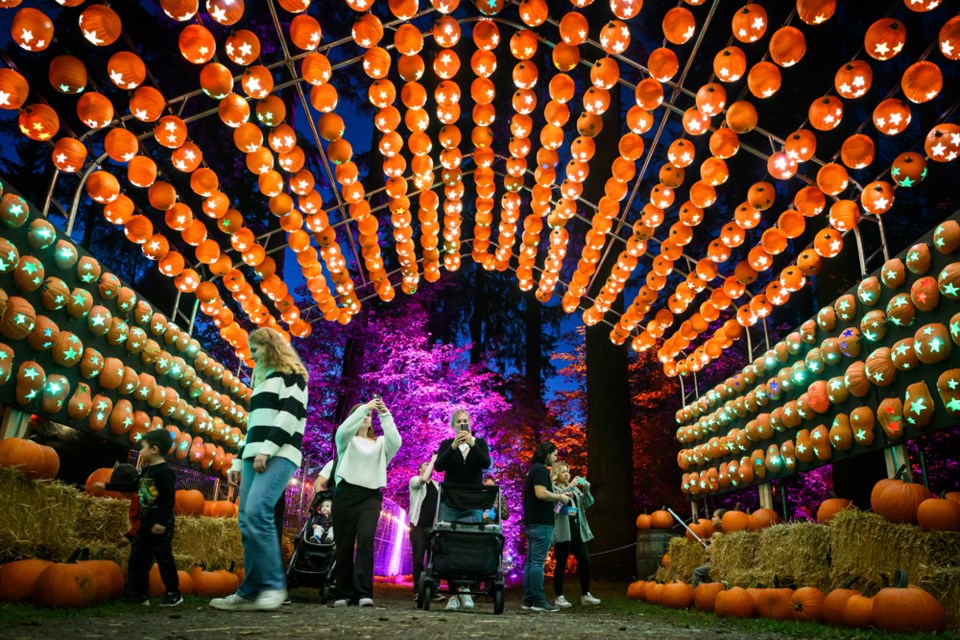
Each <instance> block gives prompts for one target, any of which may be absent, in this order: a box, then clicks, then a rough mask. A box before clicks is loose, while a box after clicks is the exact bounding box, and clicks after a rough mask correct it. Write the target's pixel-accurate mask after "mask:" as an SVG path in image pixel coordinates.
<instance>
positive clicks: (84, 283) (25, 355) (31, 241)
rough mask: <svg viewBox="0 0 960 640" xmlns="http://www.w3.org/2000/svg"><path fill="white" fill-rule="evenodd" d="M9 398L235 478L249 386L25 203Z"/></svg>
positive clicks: (11, 275) (3, 235) (9, 233)
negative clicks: (164, 447)
mask: <svg viewBox="0 0 960 640" xmlns="http://www.w3.org/2000/svg"><path fill="white" fill-rule="evenodd" d="M0 220H2V222H3V225H2V231H0V335H2V338H0V340H2V342H0V402H2V403H4V404H7V405H10V406H12V407H16V408H19V409H21V410H23V411H28V412H32V413H36V414H39V415H42V416H44V417H46V418H49V419H51V420H54V421H56V422H59V423H62V424H65V425H68V426H71V427H74V428H77V429H83V430H86V431H90V432H94V433H96V434H97V435H98V436H100V437H103V438H106V439H108V440H112V441H114V442H118V443H121V444H126V445H127V446H131V447H135V446H137V445H136V443H137V442H138V441H139V439H140V438H141V437H142V435H143V434H144V433H145V432H146V431H148V430H151V429H161V428H165V429H167V430H168V431H170V432H171V434H172V435H173V436H174V450H172V451H171V454H172V457H173V458H175V459H176V460H178V461H180V462H181V463H183V464H191V465H194V466H196V467H197V468H199V469H201V470H204V471H205V472H207V473H216V474H226V471H227V469H228V468H229V466H230V464H229V463H230V461H231V460H232V459H233V456H234V455H235V452H236V450H237V447H238V445H239V443H240V441H241V439H242V437H243V432H244V431H245V428H246V410H245V409H244V406H245V405H246V404H247V401H248V399H249V396H250V389H249V388H248V387H247V386H246V385H245V384H243V383H242V382H241V380H240V379H239V378H238V377H237V376H235V375H234V374H233V373H231V372H230V371H227V370H226V369H225V368H224V367H223V365H222V364H220V363H218V362H216V361H215V360H214V359H213V358H211V357H210V356H209V355H207V354H206V353H205V352H204V351H203V350H202V349H201V348H200V344H199V343H198V342H197V341H196V340H195V339H192V338H191V337H190V336H189V334H187V333H186V332H184V331H182V330H181V329H180V328H179V327H178V326H177V325H176V324H175V323H173V322H171V321H170V320H169V319H168V318H167V317H166V316H165V315H163V314H162V313H160V312H159V311H157V310H156V309H155V308H154V307H152V306H151V305H150V304H149V303H148V302H147V301H146V300H145V299H144V298H143V296H141V295H139V294H138V293H137V292H135V291H134V290H133V289H132V288H130V287H129V286H126V285H125V284H124V283H123V282H121V281H120V280H119V279H118V278H117V277H116V276H115V275H114V274H112V273H110V272H109V271H107V270H105V269H104V268H102V267H101V265H100V264H99V263H98V262H97V260H95V259H94V258H93V257H92V256H90V255H89V254H87V253H86V252H85V251H84V250H83V249H82V248H81V247H79V246H77V245H76V244H75V243H74V242H72V241H71V239H70V238H69V237H68V236H66V235H65V234H62V233H61V232H60V231H59V230H57V229H56V228H55V227H54V226H53V225H52V224H50V223H49V222H48V221H46V220H45V219H42V218H40V217H36V216H34V215H32V214H30V213H29V206H28V204H27V202H26V201H25V200H24V199H23V198H21V197H20V196H19V195H17V194H15V193H12V192H7V193H5V194H3V196H2V201H0Z"/></svg>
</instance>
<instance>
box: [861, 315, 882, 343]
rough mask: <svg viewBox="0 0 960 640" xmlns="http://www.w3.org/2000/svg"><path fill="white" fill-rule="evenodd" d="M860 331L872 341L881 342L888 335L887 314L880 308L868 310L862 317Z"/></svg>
mask: <svg viewBox="0 0 960 640" xmlns="http://www.w3.org/2000/svg"><path fill="white" fill-rule="evenodd" d="M860 333H861V334H862V335H863V337H864V338H866V339H867V340H869V341H870V342H881V341H882V340H883V338H884V336H886V335H887V315H886V314H885V313H884V312H883V311H880V310H879V309H873V310H871V311H868V312H867V313H865V314H864V315H863V318H861V319H860Z"/></svg>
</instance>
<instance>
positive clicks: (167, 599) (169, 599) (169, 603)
mask: <svg viewBox="0 0 960 640" xmlns="http://www.w3.org/2000/svg"><path fill="white" fill-rule="evenodd" d="M178 604H183V596H182V595H180V592H179V591H168V592H166V593H165V594H163V602H161V603H160V606H161V607H175V606H177V605H178Z"/></svg>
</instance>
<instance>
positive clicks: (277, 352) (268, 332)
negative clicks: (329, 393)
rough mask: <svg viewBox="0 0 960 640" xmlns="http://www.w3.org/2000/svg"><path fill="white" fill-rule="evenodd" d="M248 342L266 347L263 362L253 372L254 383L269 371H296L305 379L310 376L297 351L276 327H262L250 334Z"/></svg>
mask: <svg viewBox="0 0 960 640" xmlns="http://www.w3.org/2000/svg"><path fill="white" fill-rule="evenodd" d="M248 342H256V343H257V344H259V345H260V346H262V347H263V348H264V349H263V358H262V359H263V362H261V363H260V364H261V366H260V367H257V368H256V369H255V370H254V373H253V377H254V383H256V382H259V381H260V380H262V379H263V376H264V375H265V374H266V373H268V371H279V372H281V373H295V374H297V375H299V376H302V377H303V379H304V380H306V379H308V378H309V374H308V373H307V368H306V367H305V366H303V361H302V360H300V356H299V355H298V354H297V351H296V350H295V349H294V348H293V347H292V346H291V345H290V343H289V342H287V340H286V338H284V337H283V334H282V333H280V332H279V331H277V330H276V329H271V328H269V327H261V328H259V329H257V330H256V331H254V332H253V333H251V334H250V338H249V339H248Z"/></svg>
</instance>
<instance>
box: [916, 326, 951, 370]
mask: <svg viewBox="0 0 960 640" xmlns="http://www.w3.org/2000/svg"><path fill="white" fill-rule="evenodd" d="M952 346H953V345H952V343H951V342H950V336H949V334H948V332H947V327H946V326H945V325H943V324H941V323H939V322H934V323H931V324H928V325H924V326H922V327H920V328H919V329H917V332H916V333H915V334H914V336H913V349H914V351H916V353H917V359H918V360H920V362H922V363H923V364H936V363H938V362H941V361H943V360H946V359H947V358H949V357H950V351H951V348H952Z"/></svg>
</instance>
